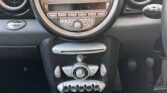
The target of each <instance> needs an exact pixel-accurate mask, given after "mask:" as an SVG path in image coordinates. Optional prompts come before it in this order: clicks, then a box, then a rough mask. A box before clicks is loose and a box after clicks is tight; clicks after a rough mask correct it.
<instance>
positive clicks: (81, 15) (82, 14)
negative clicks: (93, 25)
mask: <svg viewBox="0 0 167 93" xmlns="http://www.w3.org/2000/svg"><path fill="white" fill-rule="evenodd" d="M78 16H79V17H85V16H88V14H87V13H79V14H78Z"/></svg>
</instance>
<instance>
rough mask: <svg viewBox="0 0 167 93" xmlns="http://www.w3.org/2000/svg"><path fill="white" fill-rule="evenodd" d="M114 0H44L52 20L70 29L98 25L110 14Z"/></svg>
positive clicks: (82, 28) (88, 27)
mask: <svg viewBox="0 0 167 93" xmlns="http://www.w3.org/2000/svg"><path fill="white" fill-rule="evenodd" d="M112 1H113V0H70V1H69V0H54V1H53V0H43V2H42V4H43V6H44V10H45V12H46V14H47V16H48V18H49V19H50V20H52V22H54V23H55V24H56V25H58V26H59V27H61V28H63V29H65V30H69V31H77V32H78V31H84V30H88V29H92V28H93V27H94V26H96V25H98V24H99V23H100V22H101V21H102V20H103V19H104V18H105V17H106V16H107V14H108V12H109V10H110V8H111V7H110V6H111V5H112Z"/></svg>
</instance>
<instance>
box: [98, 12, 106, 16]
mask: <svg viewBox="0 0 167 93" xmlns="http://www.w3.org/2000/svg"><path fill="white" fill-rule="evenodd" d="M97 15H98V16H100V17H101V16H106V12H99V13H97Z"/></svg>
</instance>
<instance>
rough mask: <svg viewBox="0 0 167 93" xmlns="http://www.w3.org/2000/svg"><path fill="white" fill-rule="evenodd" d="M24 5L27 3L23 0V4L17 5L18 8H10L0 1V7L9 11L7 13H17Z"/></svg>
mask: <svg viewBox="0 0 167 93" xmlns="http://www.w3.org/2000/svg"><path fill="white" fill-rule="evenodd" d="M26 3H27V0H24V2H23V3H22V4H21V5H19V6H17V7H12V6H9V5H7V4H6V3H5V2H4V1H3V0H0V5H1V6H2V7H3V8H4V9H6V10H9V11H17V10H20V9H21V8H23V7H24V6H25V5H26Z"/></svg>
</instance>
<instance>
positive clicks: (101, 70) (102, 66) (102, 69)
mask: <svg viewBox="0 0 167 93" xmlns="http://www.w3.org/2000/svg"><path fill="white" fill-rule="evenodd" d="M100 75H101V76H102V77H105V76H106V75H107V68H106V66H105V65H104V64H101V66H100Z"/></svg>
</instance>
